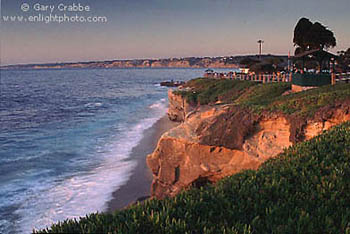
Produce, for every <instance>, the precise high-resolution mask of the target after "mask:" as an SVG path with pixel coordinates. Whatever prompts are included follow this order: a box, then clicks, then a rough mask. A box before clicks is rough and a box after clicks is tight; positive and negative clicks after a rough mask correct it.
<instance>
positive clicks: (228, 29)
mask: <svg viewBox="0 0 350 234" xmlns="http://www.w3.org/2000/svg"><path fill="white" fill-rule="evenodd" d="M0 1H1V20H0V21H1V25H0V58H1V65H9V64H28V63H55V62H78V61H96V60H114V59H138V58H170V57H178V58H181V57H191V56H195V57H204V56H231V55H245V54H257V53H258V43H257V40H259V39H262V40H263V41H264V44H263V53H264V54H268V53H269V54H281V55H282V54H283V55H286V54H288V52H289V51H290V52H291V54H293V53H294V47H293V43H292V40H293V30H294V27H295V25H296V23H297V21H298V20H299V19H300V18H301V17H306V18H309V19H310V20H311V21H312V22H315V21H318V22H320V23H322V24H323V25H325V26H327V27H328V28H329V29H330V30H332V31H333V32H334V34H335V37H336V39H337V47H336V48H334V49H332V50H331V51H332V52H336V51H339V50H344V49H347V48H349V47H350V27H349V22H350V14H349V10H350V0H334V1H330V0H75V1H71V0H0ZM73 3H74V5H76V6H77V5H78V4H80V5H81V6H82V8H80V9H83V10H82V11H69V10H75V9H76V8H75V9H71V8H70V7H69V6H72V4H73ZM45 6H47V7H45ZM50 6H51V7H52V8H50ZM87 8H89V9H88V10H87ZM51 9H52V10H51ZM50 14H51V16H50ZM11 16H12V17H14V18H15V20H13V21H11V20H9V19H10V17H11ZM64 16H65V17H66V20H65V21H62V22H60V23H59V22H57V21H58V19H59V18H58V17H62V18H63V17H64ZM4 17H5V18H6V19H7V20H5V18H4ZM20 17H22V22H20V20H19V18H20ZM35 17H36V18H35ZM40 17H41V18H40ZM50 17H51V18H50ZM55 17H56V18H55ZM74 17H75V20H77V19H78V20H80V21H85V22H72V21H74V19H72V18H74ZM98 17H100V18H98ZM67 18H69V21H68V20H67ZM88 18H89V19H88ZM12 19H13V18H12ZM24 19H26V21H24ZM45 19H46V20H47V22H44V20H45ZM49 19H50V20H51V21H50V22H48V20H49ZM40 20H41V21H40ZM54 20H56V22H54ZM88 20H90V21H93V20H95V21H96V20H99V22H86V21H88ZM32 21H34V22H32ZM101 21H102V22H101ZM103 21H106V22H103Z"/></svg>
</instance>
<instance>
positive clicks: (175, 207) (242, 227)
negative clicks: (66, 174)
mask: <svg viewBox="0 0 350 234" xmlns="http://www.w3.org/2000/svg"><path fill="white" fill-rule="evenodd" d="M349 204H350V123H345V124H342V125H341V126H338V127H335V128H333V129H332V130H331V131H329V132H327V133H325V134H322V135H320V136H318V137H316V138H313V139H312V140H310V141H308V142H304V143H300V144H297V145H295V146H293V147H291V148H289V149H288V150H286V151H285V152H284V153H283V154H281V155H279V156H278V157H276V158H274V159H270V160H268V161H267V162H265V163H264V164H263V165H262V166H261V167H260V169H259V170H258V171H250V170H249V171H244V172H242V173H239V174H236V175H234V176H231V177H228V178H226V179H224V180H222V181H220V182H219V183H218V184H217V185H216V186H209V187H206V188H201V189H192V190H190V191H186V192H183V193H181V194H179V195H178V196H176V197H175V198H173V199H165V200H163V201H159V200H151V201H147V202H146V203H145V204H143V205H140V204H139V205H135V206H133V207H131V208H130V209H127V210H123V211H117V212H115V213H114V214H92V215H89V216H87V217H85V218H82V219H81V221H80V222H77V221H74V220H67V221H64V222H62V223H59V224H55V225H53V226H52V227H51V228H50V229H48V230H42V231H41V233H46V232H48V233H50V232H51V233H59V232H61V233H62V232H80V233H107V232H111V233H350V206H349Z"/></svg>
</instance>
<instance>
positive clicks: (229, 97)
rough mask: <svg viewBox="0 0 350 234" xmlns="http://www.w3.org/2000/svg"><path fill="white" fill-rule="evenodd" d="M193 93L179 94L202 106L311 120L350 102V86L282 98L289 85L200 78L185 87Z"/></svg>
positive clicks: (180, 92) (333, 87) (336, 86)
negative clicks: (236, 107)
mask: <svg viewBox="0 0 350 234" xmlns="http://www.w3.org/2000/svg"><path fill="white" fill-rule="evenodd" d="M186 86H187V87H191V88H192V90H193V91H178V94H180V95H182V96H183V97H186V98H187V100H188V101H189V102H191V103H200V104H201V105H204V104H210V103H215V102H216V101H218V100H220V101H221V102H223V103H233V104H238V105H242V106H245V107H248V108H250V109H252V110H253V111H255V112H260V111H262V110H268V111H281V112H283V113H285V114H294V115H299V116H305V117H307V116H312V115H313V114H314V113H315V111H316V110H317V109H319V108H320V107H323V106H326V105H328V104H331V103H334V102H335V101H342V100H344V99H349V98H350V84H339V85H335V86H331V85H329V86H328V85H327V86H323V87H321V88H318V89H312V90H308V91H304V92H300V93H294V94H289V95H285V96H282V94H283V93H284V92H285V91H287V90H289V89H290V83H282V82H281V83H268V84H259V83H257V82H250V81H239V80H215V79H205V78H199V79H195V80H192V81H190V82H188V83H187V85H186Z"/></svg>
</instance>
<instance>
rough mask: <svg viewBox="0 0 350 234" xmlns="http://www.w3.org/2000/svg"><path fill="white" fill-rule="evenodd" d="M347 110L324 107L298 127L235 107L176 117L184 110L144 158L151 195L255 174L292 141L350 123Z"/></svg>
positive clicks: (206, 108) (280, 116) (202, 109)
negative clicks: (150, 178)
mask: <svg viewBox="0 0 350 234" xmlns="http://www.w3.org/2000/svg"><path fill="white" fill-rule="evenodd" d="M169 100H171V101H170V107H169V109H172V108H174V106H173V105H174V104H176V105H175V106H176V107H177V106H178V103H181V98H179V99H176V97H175V96H173V93H172V92H169ZM175 100H176V101H175ZM180 106H181V105H180ZM349 107H350V104H349V103H347V104H344V103H343V104H339V105H333V106H331V107H328V108H323V109H321V110H319V111H318V112H317V113H316V115H315V118H313V119H312V120H304V121H300V120H299V122H300V124H299V125H298V126H297V127H296V126H295V125H294V124H295V123H296V121H293V120H292V119H291V118H290V117H286V116H284V115H283V114H268V113H263V114H260V115H255V114H252V113H251V112H249V111H248V110H245V109H242V108H241V107H238V106H234V105H222V106H201V107H199V108H197V109H196V110H192V112H191V113H190V114H187V116H186V114H184V115H181V113H182V114H183V113H186V111H183V109H184V108H183V109H179V110H177V111H178V112H177V113H178V115H176V116H181V117H179V118H182V119H185V121H184V122H183V123H182V124H180V125H179V126H178V127H176V128H174V129H171V130H170V131H168V132H167V133H165V134H164V135H163V136H162V137H161V139H160V140H159V142H158V146H157V148H156V150H155V151H154V152H153V154H150V155H148V157H147V164H148V166H149V168H150V169H151V170H152V173H153V183H152V188H151V192H152V196H155V197H157V198H164V197H166V196H174V195H176V194H177V193H179V192H180V191H181V190H183V189H186V188H188V187H190V186H197V185H201V184H203V183H212V182H216V181H218V180H219V179H221V178H223V177H225V176H229V175H232V174H235V173H237V172H239V171H241V170H244V169H257V168H258V167H259V166H260V165H261V164H262V163H263V162H264V161H266V160H267V159H269V158H271V157H274V156H276V155H278V154H279V153H281V152H283V149H284V148H287V147H289V146H290V145H292V144H293V143H295V142H297V141H298V140H297V139H306V140H307V139H310V138H311V137H313V136H316V135H318V134H320V133H321V132H322V131H323V130H327V129H329V128H330V127H331V126H334V125H336V124H339V123H341V122H344V121H347V120H350V108H349ZM172 113H175V112H172ZM169 116H173V117H174V116H175V115H174V114H172V115H169ZM184 116H186V117H184ZM179 118H176V119H179ZM173 119H174V118H173ZM296 134H298V135H300V136H303V137H302V138H298V137H296V136H295V135H296Z"/></svg>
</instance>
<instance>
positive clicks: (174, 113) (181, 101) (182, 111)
mask: <svg viewBox="0 0 350 234" xmlns="http://www.w3.org/2000/svg"><path fill="white" fill-rule="evenodd" d="M168 99H169V108H168V113H167V114H168V117H169V119H170V120H172V121H175V122H183V121H185V118H186V115H187V114H189V113H190V112H191V111H193V110H195V109H196V107H195V106H193V105H191V104H189V103H188V102H187V101H186V100H185V98H183V97H181V96H180V95H176V94H174V91H173V90H172V89H169V91H168Z"/></svg>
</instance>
